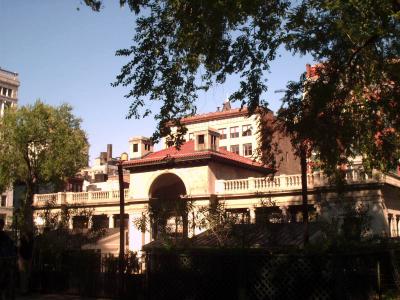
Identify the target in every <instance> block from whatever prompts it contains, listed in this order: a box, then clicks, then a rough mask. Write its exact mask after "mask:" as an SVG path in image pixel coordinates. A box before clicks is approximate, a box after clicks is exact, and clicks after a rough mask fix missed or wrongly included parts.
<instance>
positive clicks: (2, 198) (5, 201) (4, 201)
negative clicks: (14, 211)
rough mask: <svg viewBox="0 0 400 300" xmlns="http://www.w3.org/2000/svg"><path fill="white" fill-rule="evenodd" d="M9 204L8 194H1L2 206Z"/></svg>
mask: <svg viewBox="0 0 400 300" xmlns="http://www.w3.org/2000/svg"><path fill="white" fill-rule="evenodd" d="M6 205H7V196H6V195H1V205H0V206H2V207H4V206H6Z"/></svg>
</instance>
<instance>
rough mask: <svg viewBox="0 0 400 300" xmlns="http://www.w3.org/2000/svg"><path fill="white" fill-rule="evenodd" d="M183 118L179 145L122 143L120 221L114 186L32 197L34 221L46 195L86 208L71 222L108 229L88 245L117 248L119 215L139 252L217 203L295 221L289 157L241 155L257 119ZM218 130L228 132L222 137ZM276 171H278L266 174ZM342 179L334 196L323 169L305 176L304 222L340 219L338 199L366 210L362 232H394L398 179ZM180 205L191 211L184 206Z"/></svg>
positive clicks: (295, 189)
mask: <svg viewBox="0 0 400 300" xmlns="http://www.w3.org/2000/svg"><path fill="white" fill-rule="evenodd" d="M227 116H229V117H227ZM230 118H231V119H232V122H230ZM188 120H190V121H188ZM183 121H184V122H187V125H188V133H187V137H186V139H187V142H185V143H184V144H183V145H182V146H181V148H180V149H179V150H178V149H177V148H175V147H169V148H168V147H166V148H164V149H162V150H160V151H155V152H154V150H153V147H152V145H151V143H150V141H149V139H147V138H144V137H134V138H132V139H131V140H130V141H129V157H130V160H128V161H126V162H124V163H123V167H124V169H125V170H127V171H129V177H130V180H129V181H130V185H129V188H128V189H125V192H124V195H125V216H124V220H120V219H119V190H118V189H113V190H102V191H87V192H77V193H73V192H67V193H57V194H42V195H40V194H39V195H35V199H34V207H35V219H36V221H37V223H38V224H39V223H40V222H41V220H40V218H41V212H42V210H43V207H44V206H45V205H46V203H47V202H48V201H53V202H54V203H55V206H54V207H53V209H54V210H55V211H57V210H60V209H61V208H62V207H63V206H64V207H65V206H68V205H74V206H75V207H80V208H90V209H91V210H92V211H93V214H92V216H90V219H87V220H82V216H80V217H79V216H76V217H74V218H72V219H71V222H70V228H71V229H73V228H82V227H97V228H99V227H100V228H107V230H108V232H109V234H107V235H106V236H105V237H104V238H103V239H101V240H100V241H99V242H98V243H97V244H96V245H90V246H88V247H91V248H98V249H101V250H102V251H103V252H112V253H115V254H116V253H118V248H119V232H118V229H117V228H118V226H119V224H120V222H121V221H122V222H124V223H125V224H126V226H125V228H126V233H125V234H126V248H127V249H129V250H132V251H139V252H140V251H141V249H142V247H143V246H144V245H146V244H148V243H150V242H151V241H153V240H156V239H158V238H159V236H162V234H171V235H173V236H175V237H182V236H187V237H189V238H190V237H193V236H196V235H198V234H199V233H201V232H202V231H204V230H205V228H202V227H201V226H199V224H198V223H197V222H198V220H197V219H196V214H197V213H198V212H199V211H201V209H202V208H204V207H209V206H210V205H213V204H214V203H223V204H224V208H225V211H226V213H228V214H230V215H232V216H235V217H236V219H237V220H240V222H243V223H250V224H263V223H276V222H287V223H297V222H302V214H301V210H302V197H301V175H300V172H298V173H296V172H295V171H296V170H293V169H291V168H290V166H291V163H293V161H290V159H288V161H287V164H286V165H285V164H284V167H285V168H286V169H285V171H282V169H281V170H273V169H271V168H270V167H268V166H265V165H263V164H261V163H260V162H258V161H257V160H256V159H253V157H252V156H250V155H245V156H242V155H240V154H243V152H242V153H241V152H240V149H242V150H243V149H244V148H245V147H244V145H246V144H251V145H253V143H256V142H257V140H256V134H253V133H254V131H253V128H254V127H255V126H256V125H257V120H256V119H253V117H251V119H249V118H247V116H246V115H245V114H242V112H241V111H240V110H233V109H225V110H222V111H217V112H214V113H211V114H205V115H199V116H195V117H192V118H188V119H184V120H183ZM231 124H232V125H231ZM247 125H250V127H247ZM234 127H236V128H239V129H233V130H232V133H234V135H232V138H231V137H230V132H231V129H230V128H234ZM224 128H225V129H226V130H228V132H229V133H227V135H228V134H229V138H228V137H227V136H223V134H224V131H223V130H221V129H224ZM243 128H245V130H244V129H243ZM248 128H250V129H251V132H250V133H251V135H248V132H246V133H245V135H244V136H243V132H245V131H246V130H248ZM237 130H239V136H238V135H237V134H236V132H237ZM221 136H222V137H223V138H222V139H221ZM231 145H239V154H238V153H237V151H229V150H230V146H231ZM225 147H226V148H225ZM235 152H236V153H235ZM245 154H246V153H245ZM284 156H286V155H284ZM289 157H290V156H289ZM284 160H285V159H284ZM293 166H294V167H295V166H296V165H295V164H294V163H293ZM275 171H278V172H279V174H277V175H275V176H274V177H271V176H270V175H271V174H272V173H274V172H275ZM346 181H347V184H346V186H345V189H344V190H343V191H342V193H340V194H339V193H338V192H337V189H336V187H335V186H333V185H332V184H331V183H330V181H329V180H328V178H327V177H326V176H325V175H324V174H323V173H322V172H314V173H308V174H307V182H308V203H309V211H310V220H311V221H317V220H322V219H324V220H331V219H332V218H339V219H340V218H341V217H342V216H343V214H344V213H345V205H344V203H345V204H349V205H351V206H355V207H362V208H363V209H367V211H366V213H367V214H368V215H369V216H371V229H370V232H369V233H368V234H371V235H381V236H382V235H383V236H393V237H397V236H399V232H400V202H399V199H400V178H398V177H396V176H395V175H392V174H379V173H377V172H375V173H373V174H367V173H365V172H364V171H363V170H362V169H361V168H349V169H348V170H347V173H346ZM187 203H190V205H191V206H190V210H189V209H186V206H184V205H186V204H187ZM182 205H183V206H182ZM182 207H183V208H182ZM150 210H151V211H152V213H153V216H155V214H158V216H159V217H158V218H157V219H155V218H153V221H151V222H150V224H147V223H146V226H145V227H146V228H144V227H141V228H139V227H138V226H137V224H138V221H139V220H141V219H142V220H143V216H147V215H148V212H149V211H150ZM79 218H80V219H79ZM155 220H156V221H155Z"/></svg>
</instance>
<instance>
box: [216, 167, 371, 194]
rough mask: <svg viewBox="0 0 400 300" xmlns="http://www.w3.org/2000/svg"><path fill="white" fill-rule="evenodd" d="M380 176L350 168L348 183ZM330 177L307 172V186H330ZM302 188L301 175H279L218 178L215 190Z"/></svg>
mask: <svg viewBox="0 0 400 300" xmlns="http://www.w3.org/2000/svg"><path fill="white" fill-rule="evenodd" d="M377 178H378V176H374V177H372V176H369V175H368V174H366V173H365V172H363V171H362V170H349V171H347V173H346V181H347V183H348V184H358V183H369V182H376V181H378V179H377ZM329 185H330V182H329V180H328V177H327V176H326V175H325V174H324V173H323V172H314V173H312V174H307V187H308V188H309V189H312V188H315V187H321V186H329ZM298 189H301V175H300V174H295V175H279V176H275V177H273V178H270V177H260V178H254V177H249V178H245V179H234V180H217V181H216V183H215V192H216V193H217V194H231V193H252V192H274V191H290V190H298Z"/></svg>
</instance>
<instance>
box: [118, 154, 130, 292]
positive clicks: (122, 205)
mask: <svg viewBox="0 0 400 300" xmlns="http://www.w3.org/2000/svg"><path fill="white" fill-rule="evenodd" d="M126 160H128V154H127V153H126V152H124V153H122V154H121V157H120V159H119V161H118V181H119V256H118V274H119V280H118V283H119V284H118V288H119V298H120V299H122V296H123V287H124V256H125V197H124V196H125V195H124V174H123V168H122V164H123V162H124V161H126Z"/></svg>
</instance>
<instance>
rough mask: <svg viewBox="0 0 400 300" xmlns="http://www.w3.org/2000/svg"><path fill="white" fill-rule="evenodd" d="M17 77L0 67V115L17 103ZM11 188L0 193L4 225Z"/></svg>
mask: <svg viewBox="0 0 400 300" xmlns="http://www.w3.org/2000/svg"><path fill="white" fill-rule="evenodd" d="M18 88H19V79H18V73H14V72H11V71H7V70H4V69H2V68H1V67H0V117H3V116H4V113H5V112H6V110H7V108H8V107H13V106H16V105H17V102H18ZM12 214H13V190H12V188H10V189H9V190H7V191H5V192H3V193H1V194H0V219H4V220H5V223H6V226H10V225H11V223H12Z"/></svg>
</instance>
